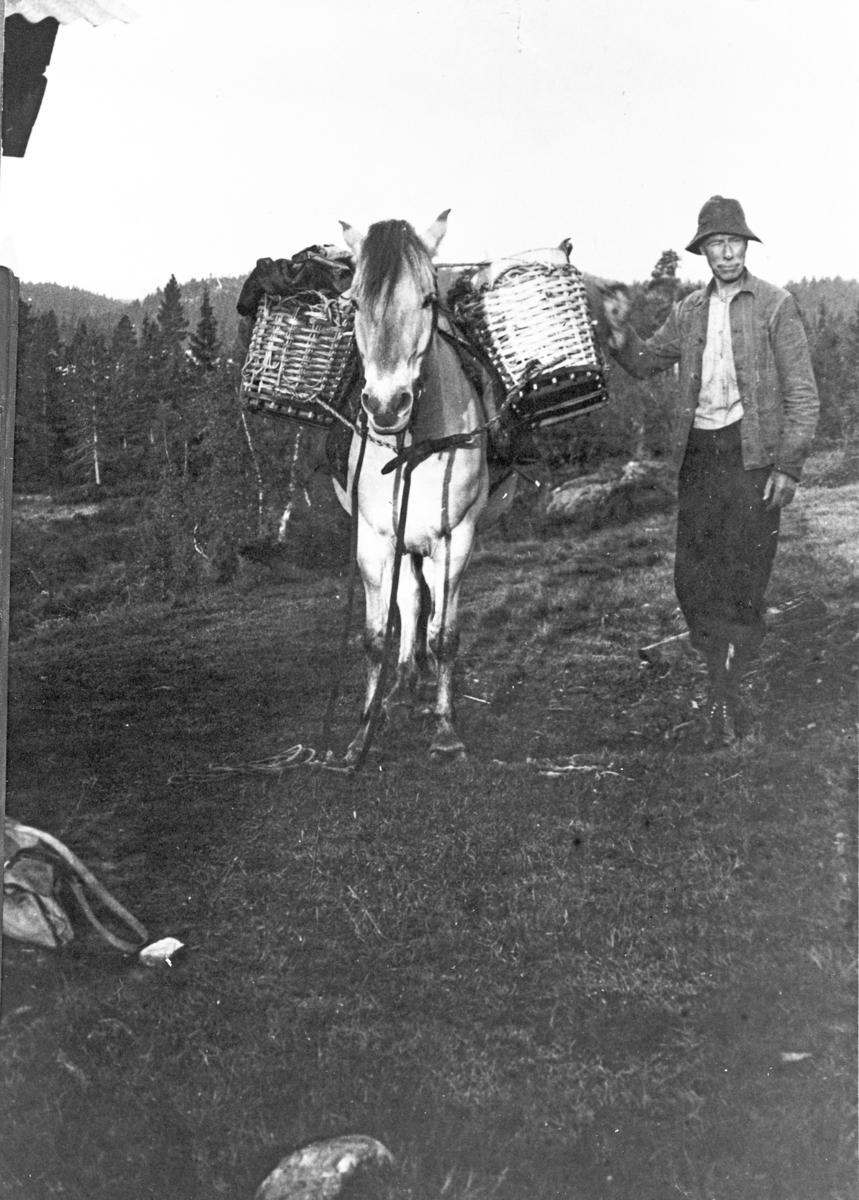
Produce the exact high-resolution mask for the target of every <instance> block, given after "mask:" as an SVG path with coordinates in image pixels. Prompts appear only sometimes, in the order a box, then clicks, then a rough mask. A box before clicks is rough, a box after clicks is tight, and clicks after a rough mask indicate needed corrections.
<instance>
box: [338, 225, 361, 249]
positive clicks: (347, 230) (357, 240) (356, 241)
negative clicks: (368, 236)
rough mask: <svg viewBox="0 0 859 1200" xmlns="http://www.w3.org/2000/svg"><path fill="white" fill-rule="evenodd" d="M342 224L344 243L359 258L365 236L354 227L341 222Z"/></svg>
mask: <svg viewBox="0 0 859 1200" xmlns="http://www.w3.org/2000/svg"><path fill="white" fill-rule="evenodd" d="M340 224H341V225H342V226H343V238H344V241H345V242H346V245H347V246H348V247H349V249H350V250H351V251H352V253H353V254H354V255H355V257H356V258H357V257H358V253H359V251H360V249H361V245H362V243H363V241H364V235H363V233H361V231H360V229H356V228H355V226H354V225H347V224H346V222H345V221H341V222H340Z"/></svg>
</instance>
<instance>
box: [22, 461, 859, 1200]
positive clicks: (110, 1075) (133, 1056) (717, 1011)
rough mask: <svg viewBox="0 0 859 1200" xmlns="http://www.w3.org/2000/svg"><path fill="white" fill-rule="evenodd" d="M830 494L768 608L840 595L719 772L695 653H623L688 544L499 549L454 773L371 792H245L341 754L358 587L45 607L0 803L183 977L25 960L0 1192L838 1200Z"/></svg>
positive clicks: (412, 751)
mask: <svg viewBox="0 0 859 1200" xmlns="http://www.w3.org/2000/svg"><path fill="white" fill-rule="evenodd" d="M824 468H825V464H824V465H823V466H821V465H820V464H818V465H817V468H816V469H817V474H816V475H815V474H814V468H813V469H812V471H811V473H810V481H811V484H812V486H808V487H806V488H804V489H803V490H802V491H801V492H800V494H799V496H798V499H797V501H796V503H795V505H794V506H793V507H792V508H791V509H789V510H787V512H786V513H785V517H784V525H783V538H782V544H781V549H780V554H779V558H778V560H777V564H776V569H775V573H774V577H773V581H772V585H771V589H770V601H771V603H772V604H773V605H779V604H784V603H785V602H787V601H789V600H791V599H795V598H797V597H812V598H814V599H815V600H816V601H820V602H822V604H818V605H816V606H811V607H807V608H806V609H805V610H803V609H798V610H797V614H798V615H797V617H796V619H794V620H787V621H785V622H783V623H782V624H779V625H777V626H774V627H773V629H772V631H771V633H770V635H769V637H768V639H767V642H766V643H765V647H764V653H763V658H762V661H761V662H760V663H759V664H757V666H756V669H755V670H754V671H753V672H752V674H751V676H750V678H749V681H748V684H747V690H748V698H749V702H750V705H751V707H752V709H753V711H754V714H755V726H754V731H753V733H752V735H751V736H750V737H749V738H748V739H746V740H745V741H744V742H743V743H742V744H741V745H740V746H739V747H736V748H728V749H725V750H722V751H719V752H715V753H714V752H709V753H708V752H705V751H704V749H703V747H702V744H701V737H700V730H699V728H698V724H697V721H696V709H695V705H696V703H698V702H700V700H701V699H702V697H703V694H704V683H705V681H704V676H703V673H702V669H701V667H700V665H699V663H698V662H697V660H696V659H695V658H694V657H693V656H691V655H689V654H684V653H680V654H678V655H676V656H674V657H671V658H666V659H664V660H659V661H657V662H654V663H651V664H647V663H644V662H642V661H641V659H640V658H639V654H638V651H639V648H640V647H642V646H644V645H647V644H648V643H652V642H655V641H657V640H658V639H660V638H664V637H668V636H670V635H671V634H674V633H678V632H680V631H681V630H682V628H683V625H682V622H681V619H680V617H679V615H678V613H677V611H676V605H675V601H674V595H673V590H672V581H671V572H672V560H673V555H672V538H673V519H672V516H671V514H666V513H655V514H647V515H644V516H641V517H639V518H637V519H635V520H633V521H631V522H629V523H628V524H625V525H622V526H615V527H606V528H602V529H598V530H594V531H592V532H591V533H589V534H584V533H577V534H572V533H569V532H565V531H564V530H563V529H562V528H558V527H553V528H552V529H551V531H548V530H546V529H543V528H542V527H541V525H540V522H539V521H538V520H536V519H532V518H531V517H529V516H527V514H526V515H524V516H523V515H521V514H520V515H519V516H517V517H514V519H512V520H511V522H510V523H509V525H508V528H507V530H506V533H505V534H502V533H497V534H496V535H494V536H491V537H486V538H485V539H484V540H483V541H482V543H481V545H480V547H479V549H478V552H477V554H476V557H475V561H474V563H473V565H472V567H471V568H470V571H469V575H468V578H467V580H466V584H465V599H464V618H463V639H462V651H461V658H460V667H459V686H458V689H457V690H458V694H459V701H458V715H459V725H460V732H461V733H462V734H463V736H464V739H465V741H466V744H467V745H468V747H469V756H468V758H467V759H466V760H465V761H464V762H462V763H455V764H444V763H435V762H431V761H430V760H429V758H428V756H427V746H428V743H429V737H430V731H429V727H428V725H427V724H426V723H425V721H424V720H423V719H422V718H420V717H417V718H416V719H415V721H414V723H413V725H411V726H408V727H406V728H403V729H398V730H396V731H389V730H383V731H382V733H381V734H380V737H379V739H378V741H377V743H376V746H375V747H374V750H373V752H372V753H371V756H370V759H369V761H368V764H367V766H366V767H365V769H364V771H363V772H362V773H361V774H359V775H358V776H350V775H346V774H341V773H337V772H334V771H329V770H326V769H324V768H322V767H320V766H302V767H297V768H295V769H285V770H283V771H281V772H280V773H272V772H270V771H268V772H267V771H265V770H262V769H260V766H259V764H261V763H262V762H263V761H264V760H266V759H269V758H270V757H272V756H275V755H278V754H281V753H283V752H284V751H286V750H287V749H288V748H289V747H291V746H293V745H295V744H297V743H301V744H303V745H305V746H311V747H314V748H316V749H318V750H324V749H325V747H323V746H321V745H320V743H319V736H320V725H321V722H322V718H323V713H324V710H325V704H326V700H327V697H328V692H329V688H330V686H331V683H332V681H333V679H334V678H335V675H336V673H337V671H338V670H339V669H340V667H341V665H342V666H343V668H344V675H343V689H342V695H341V699H340V703H339V706H338V708H337V714H336V720H335V726H334V735H333V744H334V748H335V750H337V752H338V753H340V752H342V751H343V750H344V749H345V746H346V745H347V743H348V741H349V739H350V737H351V735H352V733H353V732H354V727H355V722H356V719H357V708H358V705H359V702H360V694H361V687H362V663H361V654H360V633H359V629H358V624H359V622H358V620H357V619H356V621H355V628H354V630H353V634H352V637H351V640H350V646H349V652H348V655H347V660H346V662H345V663H344V664H341V662H340V661H339V656H338V643H339V636H340V625H341V618H342V604H343V598H344V594H345V588H346V576H345V574H344V573H343V572H340V573H338V572H337V571H334V570H325V571H323V570H315V571H312V570H302V569H298V568H295V569H293V570H291V571H290V572H289V573H288V574H287V575H285V576H284V577H281V578H279V579H278V578H266V576H265V572H264V571H262V570H261V572H260V574H259V576H258V578H256V579H255V580H254V584H253V586H250V585H249V584H248V583H247V581H245V582H244V583H243V582H242V581H241V580H237V581H236V582H235V583H234V584H233V585H231V586H229V587H222V588H220V589H217V590H211V591H208V592H205V593H203V594H201V595H199V596H197V597H196V598H195V599H193V600H191V599H189V600H187V601H185V602H182V603H178V602H174V603H171V604H154V603H149V604H142V603H137V602H133V599H132V597H131V595H130V593H127V592H123V589H122V586H121V584H120V579H121V577H122V571H121V569H120V567H119V566H117V567H115V568H114V569H113V576H111V573H110V572H109V571H108V570H107V568H106V566H105V563H104V562H102V570H101V574H102V575H103V576H104V578H110V577H112V578H114V584H113V585H112V586H113V589H114V590H113V591H112V592H111V591H106V593H105V597H106V598H105V600H104V603H103V604H102V605H101V606H99V605H98V604H96V603H95V602H94V601H93V602H88V603H86V604H81V605H80V606H79V607H78V610H77V611H76V612H75V613H74V614H73V616H70V615H69V614H68V613H64V612H63V611H62V610H59V611H57V610H56V609H54V608H52V607H51V599H50V594H49V590H48V592H46V591H40V592H39V593H38V595H41V596H42V597H43V599H42V600H41V601H38V600H37V598H36V593H35V592H33V593H32V597H33V598H32V604H39V603H40V604H41V608H40V609H39V611H38V612H36V614H35V615H33V611H32V608H31V609H30V610H28V612H29V615H27V617H26V619H23V618H24V614H21V613H19V614H18V620H17V623H16V622H15V617H14V614H13V644H12V647H11V652H10V658H11V662H10V675H9V692H10V712H9V787H8V811H9V813H10V815H12V816H14V817H16V818H18V819H19V820H22V821H26V822H27V823H30V824H33V825H36V826H39V827H41V828H44V829H47V830H50V831H51V832H52V833H53V834H54V835H55V836H57V837H59V838H61V839H62V840H63V841H65V842H66V843H67V844H68V845H69V846H70V847H71V848H72V849H74V850H75V851H76V853H78V854H79V855H80V856H81V857H82V858H83V859H84V861H85V862H87V864H88V865H89V866H90V867H91V869H92V870H94V871H95V873H96V874H97V875H98V876H99V877H100V878H101V879H102V880H103V881H104V883H105V884H106V885H107V886H108V887H109V888H110V890H111V891H112V892H114V894H116V896H117V897H118V898H119V899H120V900H121V901H122V902H123V903H124V904H125V905H127V906H128V907H129V908H130V909H131V910H132V911H133V912H134V913H135V915H137V916H138V917H139V918H140V919H141V920H142V921H143V922H144V923H145V924H146V925H147V927H148V929H149V931H150V934H151V936H152V938H155V937H162V936H168V935H172V936H175V937H177V938H179V939H181V940H182V941H183V942H184V943H185V949H184V950H183V951H182V952H181V954H180V955H179V956H177V958H176V961H175V963H174V965H173V966H172V967H164V968H162V969H147V968H145V967H143V966H141V965H139V964H138V963H137V962H136V961H135V960H134V959H125V958H123V957H122V956H121V955H119V954H118V953H117V952H116V951H113V950H110V949H108V948H107V947H106V946H104V944H103V943H100V942H99V941H98V940H97V938H96V937H95V935H94V934H93V933H91V932H89V931H88V930H87V929H86V927H85V926H83V925H80V927H79V928H78V936H77V937H76V940H75V941H74V942H73V943H72V944H71V945H70V946H69V947H68V948H66V949H65V950H62V951H58V952H51V951H43V950H39V949H35V948H29V947H25V946H23V945H20V944H16V943H12V942H9V941H8V940H7V941H6V944H5V955H4V964H3V1013H2V1026H0V1080H2V1097H3V1098H2V1101H0V1103H2V1118H0V1119H2V1130H3V1133H2V1142H0V1192H2V1195H3V1196H4V1197H6V1196H8V1197H10V1198H14V1200H17V1198H19V1197H20V1198H21V1200H43V1198H48V1197H67V1198H71V1200H126V1198H128V1200H148V1198H152V1200H168V1198H171V1200H172V1198H176V1200H203V1198H206V1200H211V1198H212V1197H218V1196H223V1197H229V1198H230V1200H240V1198H248V1200H250V1197H252V1196H253V1194H254V1191H255V1188H256V1187H257V1185H258V1184H259V1182H260V1181H261V1180H262V1179H263V1177H264V1176H265V1175H266V1174H267V1173H268V1172H269V1171H270V1170H271V1169H272V1167H273V1166H274V1165H275V1163H276V1162H277V1161H278V1160H279V1158H280V1157H282V1156H283V1155H284V1154H285V1153H287V1152H288V1151H290V1150H291V1149H293V1148H295V1147H297V1146H299V1145H301V1144H302V1143H303V1142H307V1141H310V1140H315V1139H319V1138H323V1137H329V1136H334V1135H336V1134H342V1133H363V1134H368V1135H371V1136H373V1137H375V1138H378V1139H379V1140H380V1141H382V1142H383V1143H384V1144H385V1145H386V1146H387V1147H388V1148H389V1149H390V1150H391V1152H392V1153H393V1155H394V1157H395V1160H396V1164H395V1166H394V1168H393V1169H392V1170H391V1171H390V1172H389V1173H388V1174H387V1175H386V1176H385V1177H380V1178H379V1179H378V1180H377V1181H375V1182H374V1183H373V1184H372V1185H369V1190H368V1186H366V1185H365V1186H364V1190H362V1191H360V1193H359V1192H356V1193H355V1194H356V1195H357V1194H360V1195H363V1196H370V1195H372V1196H374V1197H379V1198H380V1200H394V1198H397V1200H436V1198H442V1197H443V1198H444V1200H484V1198H488V1197H497V1198H498V1200H614V1198H617V1200H667V1198H668V1197H674V1196H677V1197H681V1196H682V1197H687V1198H688V1200H851V1198H852V1197H855V1196H856V1194H857V1192H856V1145H855V1120H856V1110H855V1098H856V1097H855V1093H856V1044H855V1041H856V1039H855V1030H856V957H855V947H856V940H855V929H856V926H855V915H856V894H855V892H856V780H855V765H856V737H855V701H856V639H857V622H856V608H857V599H859V587H857V558H859V552H857V544H856V538H855V527H856V521H855V513H856V505H857V500H859V485H857V484H856V483H852V484H851V483H848V484H843V485H842V486H838V487H826V486H816V485H815V484H822V483H825V482H826V471H825V469H824ZM100 520H101V518H100V517H99V515H98V514H91V515H89V516H87V515H84V516H80V517H76V518H74V519H73V521H71V522H69V521H67V522H64V523H63V525H62V526H60V524H59V523H57V522H54V523H50V524H48V523H47V522H43V523H42V525H41V526H39V525H38V523H37V524H35V525H34V524H32V523H30V522H27V523H21V522H19V523H18V525H16V531H17V532H16V537H17V538H18V543H17V544H18V546H19V547H21V548H22V550H23V549H24V548H25V547H26V548H27V553H28V554H29V555H30V556H31V557H30V558H28V559H27V560H26V561H27V562H32V563H34V564H37V565H36V567H34V568H32V569H35V571H36V574H37V575H38V574H39V571H40V570H47V569H48V566H47V564H46V562H45V561H44V560H38V559H37V558H36V557H34V556H35V555H36V553H37V550H38V548H39V545H41V546H42V548H43V549H42V552H43V553H44V544H45V541H46V540H53V542H54V543H55V545H56V547H57V548H58V549H57V553H59V552H60V549H59V548H60V547H62V553H63V554H65V555H66V556H72V555H74V554H75V553H77V554H79V555H82V556H83V557H84V559H85V558H86V555H87V553H88V550H87V547H88V545H90V544H91V541H92V538H93V537H97V538H99V539H101V543H102V544H103V545H104V546H105V547H107V548H108V549H105V550H104V551H103V554H105V555H108V557H109V555H110V554H112V555H114V557H115V561H116V562H117V563H120V564H121V539H120V541H119V542H118V543H117V544H114V542H113V541H111V538H110V534H109V530H106V529H105V528H103V527H102V526H101V525H99V521H100ZM40 528H41V534H40V533H39V529H40ZM40 537H41V539H42V541H41V542H40V541H39V538H40ZM64 538H65V541H63V539H64ZM13 550H14V547H13ZM105 562H106V559H105ZM19 567H20V571H21V572H22V574H21V578H23V575H25V574H26V569H31V568H26V569H25V565H22V564H20V563H19ZM22 586H23V585H22ZM81 586H84V585H81ZM105 587H107V585H105ZM66 593H67V594H69V595H71V591H70V588H69V587H68V586H66ZM803 612H805V615H804V616H803ZM223 768H230V769H228V770H227V769H223Z"/></svg>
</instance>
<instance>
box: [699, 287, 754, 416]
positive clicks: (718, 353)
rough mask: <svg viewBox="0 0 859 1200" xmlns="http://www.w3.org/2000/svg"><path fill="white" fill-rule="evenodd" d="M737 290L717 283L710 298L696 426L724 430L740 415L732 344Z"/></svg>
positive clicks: (738, 390) (738, 391)
mask: <svg viewBox="0 0 859 1200" xmlns="http://www.w3.org/2000/svg"><path fill="white" fill-rule="evenodd" d="M739 290H740V289H739V286H735V287H732V288H730V289H728V288H725V289H723V290H722V291H720V289H719V288H718V286H717V287H715V288H714V289H713V294H712V296H711V297H710V309H709V312H708V314H707V342H706V344H705V346H704V361H703V363H702V366H701V391H700V394H699V396H698V407H697V409H696V410H695V420H694V426H695V428H696V429H723V428H724V427H725V426H726V425H733V424H734V422H735V421H739V419H740V417H742V415H743V404H742V401H741V400H740V389H739V388H738V387H737V373H736V371H735V369H734V351H733V347H732V345H731V299H732V297H734V296H736V294H737V292H738V291H739Z"/></svg>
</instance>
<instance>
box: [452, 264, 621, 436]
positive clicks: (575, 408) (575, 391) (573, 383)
mask: <svg viewBox="0 0 859 1200" xmlns="http://www.w3.org/2000/svg"><path fill="white" fill-rule="evenodd" d="M546 253H547V257H548V255H550V254H551V253H552V252H546ZM554 253H555V254H558V255H559V257H562V258H564V259H565V257H566V256H565V255H563V253H562V252H557V251H556V252H554ZM498 266H500V267H501V268H502V269H501V270H500V271H499V270H498V267H489V268H483V269H482V270H480V271H478V272H477V274H476V275H474V276H473V277H472V279H471V280H470V281H468V282H467V283H465V284H464V285H461V286H460V287H458V288H457V289H456V290H457V291H458V293H459V294H458V296H456V298H455V299H454V297H451V299H452V302H453V310H454V315H455V317H456V320H457V322H458V324H460V325H461V327H462V329H463V331H464V332H465V333H466V334H467V336H468V337H469V338H471V340H472V341H474V342H475V343H476V344H477V345H478V346H479V347H480V348H481V349H482V350H483V352H484V354H485V355H486V356H487V358H488V359H489V360H490V362H491V363H492V365H493V367H494V368H495V370H496V371H497V372H498V375H499V376H500V378H501V382H502V384H503V385H504V388H505V390H506V400H505V402H504V407H505V408H509V410H510V412H511V413H512V415H513V416H514V417H515V418H516V422H517V424H519V425H523V426H526V427H528V428H531V429H537V428H539V427H540V426H542V425H555V424H557V423H558V422H560V421H568V420H571V419H572V418H573V417H578V416H581V415H582V414H583V413H586V412H590V411H591V409H594V408H598V407H600V406H601V405H603V404H605V403H607V401H608V389H607V386H606V369H605V360H604V358H603V356H602V352H601V350H600V347H599V343H598V342H597V339H596V337H595V334H594V327H593V324H592V321H591V316H590V313H589V311H588V302H587V293H586V291H585V283H584V279H583V277H582V275H581V272H580V271H578V270H577V269H576V268H575V267H574V266H572V265H571V264H570V263H567V262H565V261H564V262H556V263H554V264H553V263H551V262H539V261H521V262H517V261H516V260H513V259H510V260H505V262H504V263H502V264H498Z"/></svg>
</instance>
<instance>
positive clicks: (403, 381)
mask: <svg viewBox="0 0 859 1200" xmlns="http://www.w3.org/2000/svg"><path fill="white" fill-rule="evenodd" d="M448 211H450V210H448ZM341 224H342V225H343V235H344V237H345V239H346V244H347V245H348V247H349V249H350V250H351V251H352V253H353V255H354V256H355V279H354V282H353V284H352V288H351V293H350V294H351V296H352V302H353V304H354V305H355V341H356V343H357V346H358V352H359V353H360V355H361V361H362V363H363V366H364V391H363V393H362V396H361V401H362V403H363V405H364V409H365V411H366V413H367V417H368V419H369V422H370V426H371V428H372V429H373V430H375V432H376V433H380V434H394V433H400V432H401V431H402V430H403V429H405V428H406V426H407V425H408V423H409V420H410V418H411V415H412V409H413V407H414V403H415V398H416V395H417V391H418V385H419V382H420V378H421V369H422V367H423V362H424V357H425V355H426V353H427V350H428V349H429V344H430V341H431V340H432V335H433V330H434V327H435V317H436V303H437V299H438V291H437V284H436V277H435V271H434V269H433V265H432V256H433V255H434V254H435V252H436V250H437V249H438V246H439V243H440V242H441V239H442V238H443V237H444V235H445V231H446V229H447V212H444V213H442V214H441V216H440V217H438V218H437V219H436V220H435V221H434V222H433V223H432V225H430V227H429V229H428V230H427V231H426V233H425V234H423V236H422V237H419V236H418V235H417V234H416V233H415V231H414V229H413V228H412V227H411V225H409V224H408V222H406V221H379V222H377V223H376V224H375V225H371V226H370V228H369V230H368V231H367V234H366V236H365V235H363V234H361V233H359V231H358V230H357V229H355V228H353V226H351V225H347V224H346V223H345V222H342V221H341Z"/></svg>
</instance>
